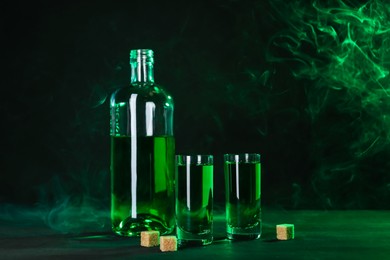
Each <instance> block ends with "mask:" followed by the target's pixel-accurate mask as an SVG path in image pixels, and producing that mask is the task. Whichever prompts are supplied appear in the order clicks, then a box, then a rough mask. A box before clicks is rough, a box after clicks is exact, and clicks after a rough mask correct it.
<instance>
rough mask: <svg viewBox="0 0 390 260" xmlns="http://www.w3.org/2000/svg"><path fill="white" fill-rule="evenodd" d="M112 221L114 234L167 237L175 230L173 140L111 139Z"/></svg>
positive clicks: (171, 138)
mask: <svg viewBox="0 0 390 260" xmlns="http://www.w3.org/2000/svg"><path fill="white" fill-rule="evenodd" d="M111 150H112V153H111V185H112V186H111V191H112V193H111V221H112V229H113V231H114V232H115V233H117V234H119V235H124V236H138V235H139V234H140V232H141V231H144V230H158V231H160V234H161V235H164V234H169V233H171V232H172V231H173V230H174V226H175V209H174V182H173V180H174V170H175V168H174V164H175V162H174V154H175V144H174V138H173V137H170V136H158V137H155V136H151V137H137V138H131V137H127V136H112V137H111Z"/></svg>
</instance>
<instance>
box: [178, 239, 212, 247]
mask: <svg viewBox="0 0 390 260" xmlns="http://www.w3.org/2000/svg"><path fill="white" fill-rule="evenodd" d="M212 242H213V238H210V239H193V240H187V239H178V245H179V247H191V246H206V245H210V244H211V243H212Z"/></svg>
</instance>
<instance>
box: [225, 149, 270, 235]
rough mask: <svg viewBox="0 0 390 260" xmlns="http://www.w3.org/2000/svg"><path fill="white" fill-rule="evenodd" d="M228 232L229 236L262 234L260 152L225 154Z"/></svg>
mask: <svg viewBox="0 0 390 260" xmlns="http://www.w3.org/2000/svg"><path fill="white" fill-rule="evenodd" d="M224 174H225V193H226V233H227V237H228V238H229V239H244V240H245V239H257V238H259V237H260V236H261V226H262V223H261V200H260V199H261V164H260V154H252V153H245V154H225V155H224Z"/></svg>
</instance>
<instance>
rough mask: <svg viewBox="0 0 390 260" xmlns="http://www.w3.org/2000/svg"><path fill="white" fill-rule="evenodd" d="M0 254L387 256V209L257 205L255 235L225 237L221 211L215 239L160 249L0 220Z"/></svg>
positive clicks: (107, 235) (101, 232)
mask: <svg viewBox="0 0 390 260" xmlns="http://www.w3.org/2000/svg"><path fill="white" fill-rule="evenodd" d="M0 221H1V222H0V259H152V258H153V259H217V258H218V259H221V258H222V259H250V258H253V257H255V258H256V259H390V211H309V210H302V211H276V210H266V209H264V210H263V233H262V236H261V238H260V239H258V240H252V241H239V242H232V241H229V240H227V239H226V238H225V229H224V225H225V221H224V216H223V214H217V215H216V216H215V218H214V234H215V241H214V242H213V244H211V245H209V246H204V247H192V248H184V249H179V250H178V251H177V252H166V253H162V252H160V251H159V248H157V247H155V248H143V247H140V246H139V238H122V237H117V236H115V235H113V234H112V233H111V232H110V231H109V230H108V228H107V227H106V228H103V229H97V230H96V232H88V233H81V234H76V233H74V232H73V233H68V234H63V233H61V232H58V231H55V230H53V229H50V228H49V227H48V226H47V225H45V224H44V223H43V222H39V221H28V220H25V221H21V220H20V219H14V220H13V219H10V218H8V219H7V220H4V218H3V220H1V218H0ZM281 223H292V224H295V239H294V240H289V241H278V240H276V234H275V233H276V232H275V226H276V224H281Z"/></svg>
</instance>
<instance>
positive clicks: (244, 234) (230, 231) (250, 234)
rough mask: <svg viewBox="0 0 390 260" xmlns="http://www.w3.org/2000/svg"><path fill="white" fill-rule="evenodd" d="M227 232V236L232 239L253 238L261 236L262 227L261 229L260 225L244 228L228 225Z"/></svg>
mask: <svg viewBox="0 0 390 260" xmlns="http://www.w3.org/2000/svg"><path fill="white" fill-rule="evenodd" d="M226 233H227V238H228V239H231V240H253V239H258V238H260V236H261V229H259V227H257V228H250V229H243V228H237V227H229V226H228V227H227V230H226Z"/></svg>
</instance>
